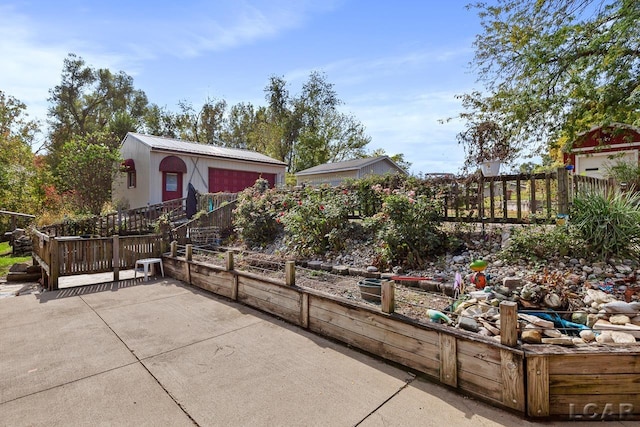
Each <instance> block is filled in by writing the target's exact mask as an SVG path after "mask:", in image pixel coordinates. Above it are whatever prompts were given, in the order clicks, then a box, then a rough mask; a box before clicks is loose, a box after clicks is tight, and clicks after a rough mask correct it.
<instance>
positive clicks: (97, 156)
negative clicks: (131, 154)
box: [57, 131, 121, 215]
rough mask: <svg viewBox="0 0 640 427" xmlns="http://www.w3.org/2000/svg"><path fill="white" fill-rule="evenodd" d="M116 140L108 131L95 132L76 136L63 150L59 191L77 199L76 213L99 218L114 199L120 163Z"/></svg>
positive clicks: (59, 166) (59, 168)
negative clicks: (112, 197)
mask: <svg viewBox="0 0 640 427" xmlns="http://www.w3.org/2000/svg"><path fill="white" fill-rule="evenodd" d="M113 139H114V136H113V135H112V134H110V133H109V132H106V131H96V132H91V133H89V134H86V135H82V136H75V137H74V138H73V139H72V140H71V141H68V142H66V143H65V144H64V146H63V147H62V149H61V154H62V156H61V159H60V164H59V165H58V182H57V188H58V190H59V191H60V192H70V193H72V194H73V195H74V196H75V197H74V198H73V202H75V206H74V210H75V211H76V212H85V213H92V214H96V215H97V214H99V213H100V211H101V210H102V207H103V205H104V204H105V202H108V201H109V200H111V183H112V182H113V180H114V178H115V176H116V174H117V173H118V171H119V165H120V161H121V158H120V152H119V150H118V147H114V146H113V145H112V141H113Z"/></svg>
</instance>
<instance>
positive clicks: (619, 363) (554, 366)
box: [549, 349, 640, 375]
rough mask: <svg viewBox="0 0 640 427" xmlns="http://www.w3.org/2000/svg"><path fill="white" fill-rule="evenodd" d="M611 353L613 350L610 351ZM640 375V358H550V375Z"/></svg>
mask: <svg viewBox="0 0 640 427" xmlns="http://www.w3.org/2000/svg"><path fill="white" fill-rule="evenodd" d="M609 351H611V349H610V350H609ZM596 372H597V373H598V374H601V375H604V374H633V373H635V374H640V356H638V355H627V354H616V353H611V352H609V353H599V354H598V353H596V354H564V355H562V356H559V355H558V356H550V357H549V374H550V375H557V374H567V375H569V374H591V373H596Z"/></svg>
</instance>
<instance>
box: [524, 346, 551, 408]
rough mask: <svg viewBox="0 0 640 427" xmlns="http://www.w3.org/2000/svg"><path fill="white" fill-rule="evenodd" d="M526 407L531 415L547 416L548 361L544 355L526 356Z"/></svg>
mask: <svg viewBox="0 0 640 427" xmlns="http://www.w3.org/2000/svg"><path fill="white" fill-rule="evenodd" d="M527 407H528V410H527V412H528V415H529V416H531V417H548V416H549V361H548V359H547V358H546V357H540V356H535V357H531V358H527Z"/></svg>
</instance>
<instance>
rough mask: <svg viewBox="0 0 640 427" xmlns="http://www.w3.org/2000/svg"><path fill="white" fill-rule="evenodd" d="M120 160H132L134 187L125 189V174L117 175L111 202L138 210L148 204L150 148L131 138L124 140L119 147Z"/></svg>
mask: <svg viewBox="0 0 640 427" xmlns="http://www.w3.org/2000/svg"><path fill="white" fill-rule="evenodd" d="M120 153H121V155H122V159H123V160H126V159H133V160H134V162H135V167H136V186H135V188H127V174H126V172H123V173H120V174H118V178H117V179H116V180H115V182H114V185H113V195H112V200H113V201H114V202H116V204H118V205H121V206H123V207H129V208H140V207H144V206H147V203H149V194H150V185H151V183H150V182H149V174H148V173H147V171H148V170H149V161H150V160H149V155H150V148H149V147H148V146H147V145H145V144H141V143H139V142H138V141H136V140H133V139H132V138H129V137H127V138H125V140H124V141H123V143H122V146H121V147H120Z"/></svg>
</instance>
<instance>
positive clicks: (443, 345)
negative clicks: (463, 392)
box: [438, 332, 458, 387]
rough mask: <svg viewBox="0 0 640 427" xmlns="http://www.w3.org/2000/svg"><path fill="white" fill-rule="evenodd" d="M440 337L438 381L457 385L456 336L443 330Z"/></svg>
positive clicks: (453, 385)
mask: <svg viewBox="0 0 640 427" xmlns="http://www.w3.org/2000/svg"><path fill="white" fill-rule="evenodd" d="M438 336H439V339H440V382H441V383H443V384H446V385H450V386H452V387H456V386H457V385H458V358H457V355H456V354H457V353H456V338H455V337H453V336H451V335H448V334H445V333H443V332H441V333H439V334H438Z"/></svg>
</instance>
